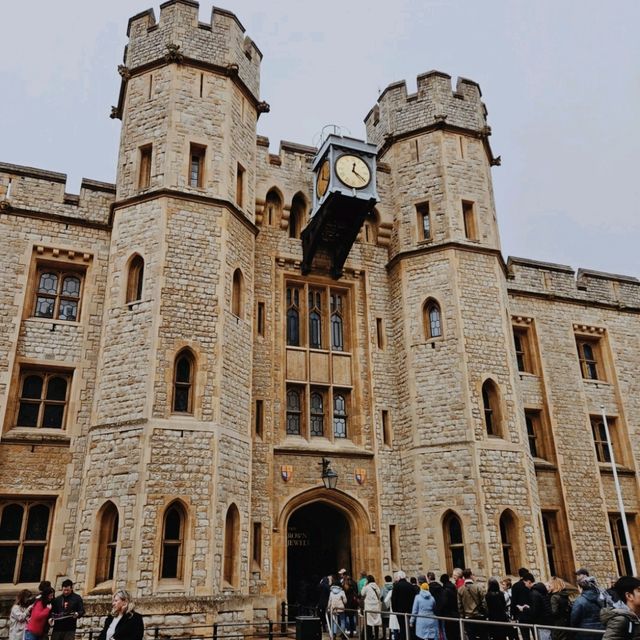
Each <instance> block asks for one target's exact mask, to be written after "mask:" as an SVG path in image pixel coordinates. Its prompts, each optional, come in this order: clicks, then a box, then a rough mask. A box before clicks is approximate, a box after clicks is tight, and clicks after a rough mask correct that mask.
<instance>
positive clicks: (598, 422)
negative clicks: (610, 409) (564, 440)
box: [589, 413, 630, 468]
mask: <svg viewBox="0 0 640 640" xmlns="http://www.w3.org/2000/svg"><path fill="white" fill-rule="evenodd" d="M607 425H608V427H609V437H610V438H611V443H610V444H611V448H612V449H613V455H614V457H615V460H616V466H617V467H622V468H628V466H629V462H630V461H629V456H628V453H627V452H628V451H629V450H630V449H629V447H628V446H627V440H626V436H625V433H624V429H623V427H622V421H621V419H620V417H619V416H617V415H607ZM589 426H590V428H591V436H592V439H593V446H594V449H595V454H596V460H597V461H598V464H601V465H611V456H610V452H609V448H608V447H607V444H606V434H605V432H604V421H603V420H602V415H601V414H599V413H593V414H589Z"/></svg>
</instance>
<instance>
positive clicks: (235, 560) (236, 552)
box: [223, 504, 240, 587]
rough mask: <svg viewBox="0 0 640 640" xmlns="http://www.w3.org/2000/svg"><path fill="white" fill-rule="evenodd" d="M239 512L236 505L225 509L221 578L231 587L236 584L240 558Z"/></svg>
mask: <svg viewBox="0 0 640 640" xmlns="http://www.w3.org/2000/svg"><path fill="white" fill-rule="evenodd" d="M239 541H240V514H239V513H238V507H236V505H235V504H231V505H230V506H229V508H228V509H227V517H226V519H225V523H224V569H223V580H224V582H226V583H227V585H229V586H231V587H237V586H238V577H239V576H238V573H239V571H238V567H239V560H240V548H239V547H240V544H239Z"/></svg>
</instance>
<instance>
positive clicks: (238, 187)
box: [236, 162, 246, 209]
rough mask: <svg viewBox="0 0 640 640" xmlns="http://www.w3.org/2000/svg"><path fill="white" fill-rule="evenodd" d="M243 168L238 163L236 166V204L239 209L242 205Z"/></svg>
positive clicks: (244, 172) (244, 171)
mask: <svg viewBox="0 0 640 640" xmlns="http://www.w3.org/2000/svg"><path fill="white" fill-rule="evenodd" d="M245 174H246V170H245V168H244V167H243V166H242V165H241V164H240V163H239V162H238V164H237V165H236V204H237V205H238V207H239V208H240V209H242V207H243V205H244V182H245Z"/></svg>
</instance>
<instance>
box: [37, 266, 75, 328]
mask: <svg viewBox="0 0 640 640" xmlns="http://www.w3.org/2000/svg"><path fill="white" fill-rule="evenodd" d="M83 279H84V273H82V272H79V271H67V270H66V269H61V268H56V267H49V266H43V267H40V268H39V269H38V272H37V280H36V282H37V286H36V292H35V299H34V308H33V315H34V316H35V317H36V318H52V319H55V320H67V321H70V322H75V321H77V320H78V318H79V314H80V297H81V293H82V283H83Z"/></svg>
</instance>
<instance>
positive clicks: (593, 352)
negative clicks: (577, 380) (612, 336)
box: [576, 337, 605, 380]
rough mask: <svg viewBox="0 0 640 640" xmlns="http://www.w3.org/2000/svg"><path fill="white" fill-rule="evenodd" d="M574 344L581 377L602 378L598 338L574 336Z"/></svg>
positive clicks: (602, 369)
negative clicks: (576, 349)
mask: <svg viewBox="0 0 640 640" xmlns="http://www.w3.org/2000/svg"><path fill="white" fill-rule="evenodd" d="M576 346H577V348H578V359H579V360H580V371H581V372H582V377H583V378H584V379H585V380H604V379H605V377H604V367H603V364H602V351H601V349H600V340H599V339H587V338H580V337H576Z"/></svg>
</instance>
